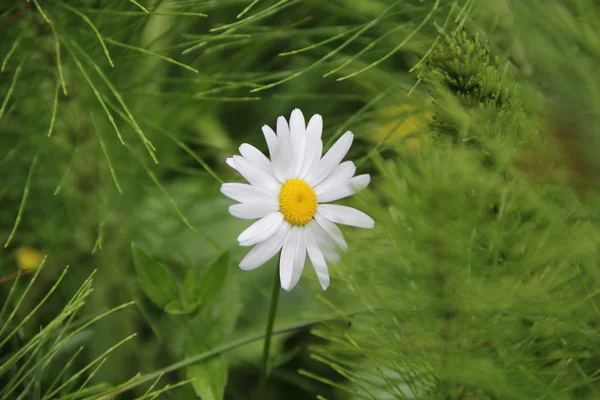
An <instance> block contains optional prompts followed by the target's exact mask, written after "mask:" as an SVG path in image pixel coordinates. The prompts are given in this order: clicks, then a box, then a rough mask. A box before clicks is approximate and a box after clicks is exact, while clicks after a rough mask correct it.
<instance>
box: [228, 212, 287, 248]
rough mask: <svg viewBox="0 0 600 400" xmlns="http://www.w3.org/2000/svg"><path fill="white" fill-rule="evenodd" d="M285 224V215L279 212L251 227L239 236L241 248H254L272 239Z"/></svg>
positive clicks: (269, 215)
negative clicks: (255, 245)
mask: <svg viewBox="0 0 600 400" xmlns="http://www.w3.org/2000/svg"><path fill="white" fill-rule="evenodd" d="M282 223H283V215H282V214H281V213H280V212H279V211H277V212H274V213H271V214H268V215H267V216H266V217H263V218H261V219H259V220H258V221H256V222H255V223H253V224H252V225H250V226H249V227H248V228H246V230H245V231H244V232H242V233H241V234H240V236H238V238H237V240H238V242H239V243H240V246H252V245H254V244H256V243H260V242H263V241H265V240H267V239H268V238H270V237H271V236H272V235H273V234H274V233H275V232H277V230H278V229H279V227H280V226H281V224H282Z"/></svg>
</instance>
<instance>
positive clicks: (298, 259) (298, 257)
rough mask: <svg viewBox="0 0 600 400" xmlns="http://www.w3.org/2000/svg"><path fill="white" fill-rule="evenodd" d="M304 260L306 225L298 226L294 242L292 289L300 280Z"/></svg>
mask: <svg viewBox="0 0 600 400" xmlns="http://www.w3.org/2000/svg"><path fill="white" fill-rule="evenodd" d="M305 262H306V227H304V226H302V227H298V241H297V242H296V253H295V254H294V269H293V270H292V281H291V283H290V287H289V288H288V289H287V290H288V291H289V290H292V289H293V288H294V287H295V286H296V285H297V284H298V281H300V277H301V276H302V271H303V270H304V263H305Z"/></svg>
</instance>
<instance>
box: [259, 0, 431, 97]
mask: <svg viewBox="0 0 600 400" xmlns="http://www.w3.org/2000/svg"><path fill="white" fill-rule="evenodd" d="M438 1H439V0H438ZM400 3H401V0H396V1H395V2H394V3H392V4H391V5H390V6H389V7H387V8H386V9H385V10H384V11H383V12H382V13H381V14H379V15H378V16H377V18H375V19H373V20H371V21H369V22H368V23H366V24H364V25H363V26H362V27H361V28H360V29H359V30H358V32H356V33H355V34H354V35H352V36H351V37H350V38H349V39H348V40H346V41H345V42H344V43H342V44H341V45H339V46H338V47H337V48H335V49H334V50H332V51H330V52H329V53H327V54H326V55H324V56H323V57H321V58H320V59H318V60H317V61H315V62H314V63H312V64H311V65H310V66H308V67H306V68H304V69H302V70H300V71H298V72H296V73H294V74H292V75H290V76H288V77H286V78H283V79H280V80H278V81H276V82H273V83H270V84H268V85H264V86H261V87H259V88H256V89H252V90H251V92H253V93H254V92H260V91H263V90H267V89H271V88H273V87H275V86H279V85H281V84H282V83H285V82H288V81H290V80H292V79H295V78H297V77H299V76H301V75H302V74H304V73H305V72H307V71H310V70H312V69H313V68H315V67H317V66H318V65H320V64H322V63H323V62H325V61H327V60H328V59H329V58H331V57H333V56H334V55H336V54H337V53H339V52H340V51H342V50H343V49H344V48H345V47H346V46H348V45H349V44H350V43H352V42H353V41H354V40H355V39H357V38H358V37H360V36H361V35H362V34H363V33H364V32H366V31H367V30H369V29H370V28H372V27H373V26H375V25H376V24H377V23H379V21H381V19H383V17H384V16H385V15H386V14H387V13H388V12H390V11H391V10H392V9H393V8H394V7H396V6H397V5H398V4H400Z"/></svg>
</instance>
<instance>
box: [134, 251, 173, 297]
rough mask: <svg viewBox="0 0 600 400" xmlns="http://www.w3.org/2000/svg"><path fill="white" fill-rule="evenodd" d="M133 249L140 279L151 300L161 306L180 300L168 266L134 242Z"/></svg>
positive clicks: (136, 269)
mask: <svg viewBox="0 0 600 400" xmlns="http://www.w3.org/2000/svg"><path fill="white" fill-rule="evenodd" d="M131 250H132V252H133V265H134V266H135V272H136V273H137V276H138V280H139V282H140V285H141V286H142V289H143V290H144V293H146V295H147V296H148V297H149V298H150V300H152V302H153V303H154V304H156V305H157V306H158V307H160V308H164V307H166V306H167V304H169V303H173V302H175V301H179V296H178V294H177V287H176V286H175V281H174V280H173V277H172V276H171V273H170V272H169V270H168V269H167V267H165V266H164V265H162V264H159V263H157V262H156V261H154V260H153V259H152V258H150V256H149V255H148V254H146V252H144V250H142V249H141V248H139V247H138V246H136V245H135V244H133V243H132V244H131Z"/></svg>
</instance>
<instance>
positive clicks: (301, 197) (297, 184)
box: [279, 179, 317, 225]
mask: <svg viewBox="0 0 600 400" xmlns="http://www.w3.org/2000/svg"><path fill="white" fill-rule="evenodd" d="M279 209H280V210H281V213H282V214H283V218H284V219H285V220H286V221H287V222H289V223H290V224H292V225H306V224H308V223H309V222H310V220H311V219H312V218H313V217H314V216H315V213H316V212H317V195H316V194H315V191H314V190H313V188H311V187H310V185H309V184H308V183H306V182H304V181H303V180H302V179H290V180H289V181H287V182H286V183H284V184H283V186H282V187H281V191H280V192H279Z"/></svg>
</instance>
